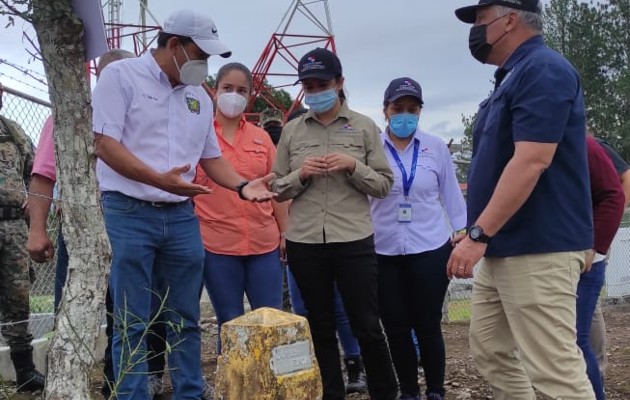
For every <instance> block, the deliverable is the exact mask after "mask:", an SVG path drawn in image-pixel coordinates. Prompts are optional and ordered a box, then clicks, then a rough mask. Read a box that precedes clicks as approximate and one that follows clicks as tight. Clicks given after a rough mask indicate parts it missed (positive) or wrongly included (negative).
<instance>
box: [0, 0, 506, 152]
mask: <svg viewBox="0 0 630 400" xmlns="http://www.w3.org/2000/svg"><path fill="white" fill-rule="evenodd" d="M308 2H309V1H305V3H308ZM123 3H124V4H123V15H122V20H123V22H125V23H138V20H139V7H138V0H124V1H123ZM473 3H476V0H472V1H471V0H447V1H432V2H429V1H418V0H387V1H383V0H330V1H329V6H330V11H331V19H332V27H333V31H334V34H335V42H336V46H337V54H338V55H339V57H340V59H341V63H342V65H343V70H344V75H345V78H346V87H347V89H348V92H349V96H350V99H349V102H350V106H351V108H353V109H355V110H356V111H359V112H362V113H365V114H367V115H369V116H370V117H372V118H373V119H374V120H375V121H376V122H377V123H378V124H379V126H381V127H382V126H384V125H385V124H384V119H383V114H382V101H383V91H384V90H385V87H386V86H387V84H388V83H389V81H390V80H392V79H394V78H397V77H401V76H410V77H411V78H413V79H415V80H417V81H418V82H419V83H420V85H421V86H422V89H423V93H424V102H425V107H424V110H423V112H422V115H421V118H420V126H421V128H422V129H424V130H425V131H428V132H431V133H434V134H437V135H439V136H441V137H443V138H444V139H445V140H448V139H450V138H455V139H459V138H460V137H461V135H462V131H463V126H462V124H461V116H462V114H464V115H470V114H472V113H474V112H475V111H476V109H477V105H478V104H479V102H480V101H481V100H483V98H484V97H485V96H487V94H488V93H489V91H490V89H491V88H492V86H491V83H490V81H491V79H492V74H493V72H494V68H493V67H492V66H487V65H481V64H479V63H478V62H477V61H475V60H474V59H473V58H472V57H471V56H470V53H469V51H468V30H469V26H468V25H466V24H463V23H460V22H459V21H458V20H457V19H456V18H455V16H454V14H453V11H454V10H455V9H456V8H457V7H460V6H463V5H468V4H473ZM291 4H292V1H291V0H230V1H225V0H215V1H207V0H206V1H204V0H186V1H180V2H174V1H171V0H149V9H150V11H151V13H152V14H153V15H154V16H155V18H156V19H157V20H158V22H159V23H160V24H161V23H162V22H163V20H164V19H165V18H166V16H167V15H168V14H170V13H171V12H172V11H174V10H176V9H177V8H178V7H179V6H180V5H182V6H184V7H186V8H192V9H198V10H199V11H201V12H204V13H206V14H208V15H210V16H211V17H212V18H213V19H214V20H215V22H216V24H217V27H218V29H219V35H220V38H221V40H222V41H223V42H224V43H225V44H227V45H228V46H229V47H231V49H232V50H233V55H232V57H231V58H229V59H222V58H220V57H212V58H211V59H210V63H209V66H210V71H209V72H210V73H211V74H214V73H215V72H216V71H217V70H218V68H219V67H220V66H221V65H222V64H224V63H227V62H230V61H238V62H242V63H243V64H245V65H247V66H249V67H250V68H251V67H253V66H254V64H255V63H256V61H257V60H258V58H259V57H260V55H261V52H262V50H263V49H264V47H265V45H266V44H267V42H268V41H269V39H270V37H271V35H272V33H273V32H274V31H275V29H276V28H277V27H278V24H279V23H280V21H281V19H282V17H283V15H284V14H285V12H286V11H287V9H288V8H289V6H290V5H291ZM322 4H323V3H322V2H319V3H318V4H314V5H312V6H310V7H311V8H312V9H313V11H314V12H315V13H316V14H317V15H318V16H321V17H322V20H323V7H322V6H321V5H322ZM5 25H6V18H4V17H0V31H1V34H0V58H1V59H5V60H8V61H10V62H13V63H15V64H18V65H21V66H26V67H28V68H30V69H33V70H34V71H36V72H39V73H40V74H42V75H43V68H42V66H41V65H40V64H39V63H37V62H31V63H30V64H29V55H28V53H27V51H26V49H25V47H29V46H28V45H26V44H25V43H26V42H25V41H24V40H23V39H22V32H23V31H26V32H27V34H29V35H30V36H31V37H34V36H35V34H34V31H33V28H32V27H30V26H28V25H25V24H24V23H23V22H18V23H17V24H16V26H14V27H9V28H7V29H5V28H4V26H5ZM288 33H295V34H319V33H320V31H317V30H316V28H315V27H314V25H313V24H312V23H309V22H307V20H306V19H305V18H302V17H300V18H296V19H295V20H294V22H293V24H292V25H291V27H290V29H289V32H288ZM131 46H132V45H131V43H130V42H129V43H123V47H124V48H127V49H129V50H132V47H131ZM307 50H309V48H308V47H303V48H301V50H296V52H299V53H300V54H298V57H299V56H300V55H301V54H303V53H304V52H306V51H307ZM7 76H10V77H14V78H17V79H19V80H20V81H25V82H27V83H30V84H31V85H33V86H35V87H37V88H40V90H36V89H33V88H31V87H29V86H26V85H24V84H23V83H20V82H18V81H16V80H13V79H11V78H9V77H7ZM0 81H1V82H3V83H4V84H5V85H6V86H10V87H13V88H15V89H18V90H22V91H25V92H27V93H29V94H32V95H34V96H37V97H40V98H43V99H47V94H46V93H45V92H42V91H41V89H44V90H45V87H44V86H42V85H40V84H38V83H36V82H34V81H32V80H30V79H29V78H28V77H25V76H23V75H22V74H21V73H20V72H18V71H16V70H14V69H12V68H11V67H9V66H7V65H5V64H1V63H0ZM271 81H272V83H273V79H271ZM294 90H295V89H293V88H290V89H289V91H290V92H292V94H294Z"/></svg>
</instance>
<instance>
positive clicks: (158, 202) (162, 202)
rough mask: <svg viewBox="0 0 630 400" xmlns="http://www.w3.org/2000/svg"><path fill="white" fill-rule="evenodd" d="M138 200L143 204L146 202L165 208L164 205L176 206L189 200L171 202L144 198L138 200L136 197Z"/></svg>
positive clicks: (152, 205)
mask: <svg viewBox="0 0 630 400" xmlns="http://www.w3.org/2000/svg"><path fill="white" fill-rule="evenodd" d="M136 200H138V201H139V202H141V203H143V204H147V205H149V206H151V207H155V208H166V207H177V206H183V205H184V204H188V203H189V202H190V200H184V201H178V202H172V201H146V200H139V199H136Z"/></svg>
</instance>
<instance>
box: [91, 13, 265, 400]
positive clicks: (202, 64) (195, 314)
mask: <svg viewBox="0 0 630 400" xmlns="http://www.w3.org/2000/svg"><path fill="white" fill-rule="evenodd" d="M230 54H231V53H230V50H229V49H228V48H227V47H226V46H225V45H224V44H223V43H222V42H220V41H219V37H218V34H217V28H216V25H215V24H214V22H213V21H212V20H211V19H210V18H209V17H207V16H204V15H202V14H198V13H196V12H194V11H188V10H183V11H177V12H175V13H173V14H172V15H171V16H169V17H168V18H167V20H166V21H165V23H164V28H163V30H162V32H161V33H160V34H159V37H158V48H157V49H155V50H152V51H151V52H150V53H148V54H146V55H145V56H143V57H140V58H136V59H127V60H122V61H119V62H117V63H114V64H111V65H110V66H109V67H108V68H107V69H105V70H103V73H102V74H101V76H100V79H99V82H98V84H97V85H96V88H95V89H94V94H93V104H92V106H93V109H94V116H93V122H92V124H93V130H94V134H95V145H96V155H97V157H98V161H97V177H98V180H99V188H100V190H101V192H102V198H101V202H102V207H103V213H104V217H105V225H106V228H107V233H108V236H109V240H110V242H111V246H112V267H111V281H110V287H111V294H112V297H113V302H114V319H115V327H114V339H113V350H112V354H113V360H114V366H115V374H116V379H117V387H116V393H115V395H116V397H117V399H118V400H124V399H133V400H144V399H149V398H150V396H149V394H148V391H147V365H146V359H147V352H146V349H145V341H144V340H143V339H144V337H145V336H146V334H147V333H148V332H150V331H151V330H152V328H151V326H150V322H151V318H150V316H151V315H152V311H154V312H155V311H156V309H157V308H158V307H156V304H162V305H163V306H162V307H159V312H160V313H161V318H160V320H163V321H165V323H166V324H167V342H168V343H169V345H170V346H171V347H172V350H171V351H170V352H169V354H168V356H169V367H170V371H171V381H172V383H173V398H175V399H195V400H199V399H201V398H202V374H201V364H200V360H201V355H200V353H201V343H200V329H199V325H198V320H199V291H200V290H201V281H202V280H201V274H202V271H203V257H204V252H203V246H202V243H201V236H200V233H199V223H198V220H197V218H196V217H195V215H194V214H193V208H192V204H191V201H190V197H193V196H195V195H197V194H201V193H209V192H210V190H209V189H208V188H207V187H204V186H202V185H196V184H193V183H191V182H192V179H193V177H194V174H195V168H194V166H195V165H196V164H198V163H199V164H200V165H201V166H202V167H203V169H204V171H205V172H206V174H208V176H209V177H211V178H212V180H213V181H215V182H217V183H218V184H219V185H221V186H224V187H226V188H231V189H232V190H234V191H237V192H238V193H239V195H240V197H241V198H242V199H243V200H250V201H266V200H269V199H271V198H272V197H273V195H272V193H270V192H269V191H268V190H267V182H268V181H269V180H270V179H272V178H273V175H269V176H266V177H264V178H260V179H257V180H254V181H251V182H247V181H245V180H244V179H243V178H242V177H240V176H239V175H238V174H237V173H236V172H235V171H234V169H233V168H232V166H231V164H230V163H229V162H227V161H225V160H224V159H223V158H222V157H221V151H220V149H219V146H218V144H217V139H216V135H215V132H214V128H213V123H212V115H213V110H212V102H211V100H210V98H209V97H208V95H207V94H206V93H205V91H204V90H203V89H202V88H200V87H199V85H200V84H201V83H202V82H203V81H204V80H205V79H206V77H207V75H208V65H207V60H208V58H209V57H210V56H211V55H221V56H222V57H228V56H230ZM191 167H192V168H191ZM152 289H153V290H152Z"/></svg>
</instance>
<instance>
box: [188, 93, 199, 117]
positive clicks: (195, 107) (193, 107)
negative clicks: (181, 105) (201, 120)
mask: <svg viewBox="0 0 630 400" xmlns="http://www.w3.org/2000/svg"><path fill="white" fill-rule="evenodd" d="M186 105H188V111H190V112H191V113H195V114H199V113H200V112H201V103H199V100H197V99H195V98H193V97H186Z"/></svg>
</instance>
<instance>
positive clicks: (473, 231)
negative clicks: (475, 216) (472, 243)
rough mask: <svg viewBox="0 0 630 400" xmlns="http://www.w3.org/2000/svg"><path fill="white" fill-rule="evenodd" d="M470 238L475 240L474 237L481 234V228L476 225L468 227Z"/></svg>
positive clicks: (477, 237) (476, 237)
mask: <svg viewBox="0 0 630 400" xmlns="http://www.w3.org/2000/svg"><path fill="white" fill-rule="evenodd" d="M469 234H470V238H471V239H473V240H475V239H479V237H480V236H481V229H479V228H478V227H476V226H473V227H472V228H470V232H469Z"/></svg>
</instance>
